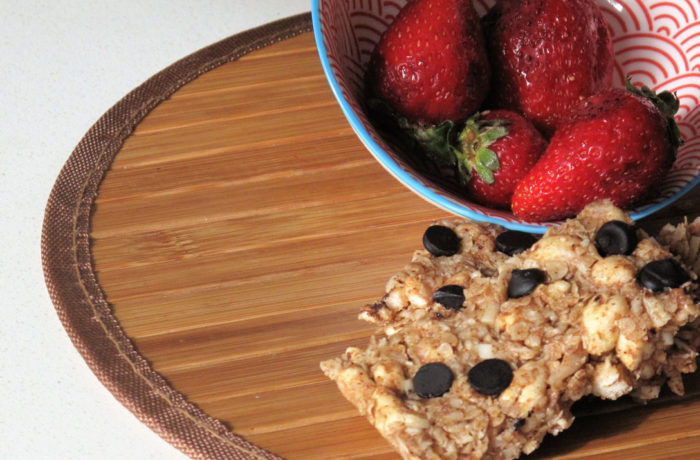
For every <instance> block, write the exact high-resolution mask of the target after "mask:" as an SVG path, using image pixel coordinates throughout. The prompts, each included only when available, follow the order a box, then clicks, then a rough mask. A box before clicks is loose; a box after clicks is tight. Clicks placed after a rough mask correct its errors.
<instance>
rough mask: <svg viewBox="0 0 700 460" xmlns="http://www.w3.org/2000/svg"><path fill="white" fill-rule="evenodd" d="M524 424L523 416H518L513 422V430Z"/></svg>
mask: <svg viewBox="0 0 700 460" xmlns="http://www.w3.org/2000/svg"><path fill="white" fill-rule="evenodd" d="M523 425H525V419H524V418H519V419H517V420H516V421H515V422H513V430H515V431H518V430H519V429H520V428H522V427H523Z"/></svg>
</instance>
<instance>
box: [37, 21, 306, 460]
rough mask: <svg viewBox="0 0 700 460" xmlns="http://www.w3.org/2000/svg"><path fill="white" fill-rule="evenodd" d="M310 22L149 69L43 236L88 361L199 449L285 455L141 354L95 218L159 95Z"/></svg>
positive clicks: (84, 159) (68, 320) (48, 267)
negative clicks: (109, 293)
mask: <svg viewBox="0 0 700 460" xmlns="http://www.w3.org/2000/svg"><path fill="white" fill-rule="evenodd" d="M311 29H312V26H311V17H310V15H309V14H308V13H307V14H302V15H298V16H294V17H291V18H287V19H283V20H280V21H277V22H273V23H270V24H267V25H264V26H261V27H258V28H255V29H251V30H249V31H246V32H243V33H240V34H237V35H235V36H232V37H230V38H227V39H224V40H222V41H220V42H218V43H215V44H213V45H211V46H208V47H206V48H204V49H202V50H200V51H198V52H196V53H194V54H192V55H190V56H188V57H185V58H184V59H182V60H180V61H178V62H176V63H174V64H173V65H171V66H169V67H167V68H166V69H164V70H162V71H161V72H159V73H158V74H156V75H154V76H153V77H151V78H150V79H149V80H148V81H146V82H145V83H143V84H142V85H141V86H139V87H138V88H136V89H134V90H133V91H132V92H130V93H129V94H128V95H127V96H125V97H124V98H123V99H122V100H121V101H119V102H118V103H117V104H115V105H114V106H113V107H112V108H111V109H110V110H109V111H107V113H105V114H104V115H103V116H102V117H101V118H100V119H99V120H98V121H97V122H96V123H95V124H94V125H93V126H92V128H90V130H89V131H88V132H87V134H85V136H84V137H83V139H82V140H81V141H80V143H79V144H78V145H77V147H76V148H75V150H74V151H73V153H72V154H71V155H70V157H69V158H68V161H67V162H66V164H65V165H64V167H63V169H62V170H61V172H60V174H59V176H58V179H57V180H56V183H55V185H54V187H53V190H52V192H51V195H50V197H49V200H48V204H47V206H46V212H45V216H44V225H43V231H42V239H41V253H42V263H43V267H44V276H45V279H46V285H47V287H48V291H49V295H50V296H51V299H52V301H53V303H54V305H55V307H56V311H57V313H58V316H59V318H60V320H61V322H62V323H63V325H64V327H65V329H66V332H67V333H68V335H69V337H70V338H71V340H72V341H73V344H74V345H75V347H76V348H77V349H78V351H79V352H80V354H81V355H82V356H83V358H84V359H85V361H86V362H87V364H88V366H89V367H90V369H91V370H92V371H93V372H94V373H95V375H96V376H97V377H98V378H99V379H100V381H101V382H102V383H103V384H104V385H105V386H106V387H107V389H109V391H110V392H112V394H113V395H114V396H115V397H116V398H117V399H118V400H119V401H120V402H121V403H122V404H123V405H124V406H126V407H127V408H128V409H129V410H130V411H131V412H133V413H134V415H136V417H137V418H138V419H139V420H141V421H142V422H143V423H145V424H146V425H147V426H148V427H150V428H151V429H152V430H153V431H155V432H156V433H157V434H158V435H160V436H161V437H162V438H164V439H165V440H166V441H168V442H169V443H171V444H172V445H174V446H175V447H177V448H178V449H180V450H181V451H182V452H184V453H185V454H187V455H189V456H190V457H193V458H216V459H249V458H255V459H260V458H265V459H275V458H279V457H277V456H276V455H274V454H272V453H270V452H267V451H266V450H264V449H262V448H260V447H258V446H255V445H254V444H252V443H249V442H247V441H246V440H245V439H243V438H242V437H240V436H238V435H236V434H235V433H234V432H232V431H231V430H230V429H229V428H228V427H226V426H225V425H224V424H223V423H221V422H220V421H218V420H216V419H214V418H213V417H210V416H209V415H207V414H206V413H204V412H203V411H202V410H200V409H199V408H198V407H196V406H195V405H193V404H191V403H189V402H188V401H187V400H186V398H185V397H184V396H183V395H182V394H181V393H179V392H177V391H176V390H174V389H173V388H172V387H171V386H170V385H169V384H168V382H167V381H166V380H165V379H163V377H161V376H160V375H159V374H158V373H157V372H156V371H155V370H154V369H153V367H152V366H151V365H150V364H149V363H148V361H147V360H146V359H145V358H144V357H143V356H142V355H141V354H139V352H138V350H136V348H135V347H134V346H133V344H132V342H131V341H130V339H129V337H128V336H127V335H126V334H125V333H124V331H123V330H122V328H121V326H120V324H119V321H118V320H117V318H116V317H115V316H114V315H113V313H112V309H111V308H110V305H109V303H108V302H107V301H106V299H105V295H104V293H103V292H102V289H101V288H100V285H99V284H98V282H97V279H96V276H95V270H94V265H93V262H92V257H91V249H90V217H91V213H92V209H93V205H94V201H95V199H96V197H97V194H98V189H99V185H100V182H101V181H102V178H103V177H104V174H105V172H106V171H107V170H108V169H109V167H110V165H111V164H112V162H113V160H114V158H115V157H116V156H117V154H118V153H119V151H120V149H121V147H122V145H123V144H124V141H125V140H126V139H127V138H128V137H129V135H130V134H131V133H132V132H133V131H134V129H135V128H136V126H137V125H138V124H139V123H140V122H141V121H142V120H143V119H144V118H145V117H146V115H148V113H150V111H151V110H153V109H154V108H155V107H156V106H157V105H158V104H159V103H161V102H162V101H163V100H165V99H167V98H168V97H170V96H171V95H172V94H173V93H175V91H177V90H178V89H179V88H181V87H182V86H184V85H185V84H187V83H188V82H190V81H192V80H194V79H195V78H197V77H198V76H200V75H202V74H204V73H206V72H209V71H210V70H212V69H214V68H216V67H218V66H220V65H222V64H225V63H227V62H232V61H235V60H237V59H239V58H240V57H242V56H244V55H246V54H248V53H250V52H251V51H254V50H257V49H260V48H263V47H265V46H268V45H271V44H273V43H276V42H279V41H282V40H285V39H288V38H291V37H294V36H296V35H299V34H301V33H303V32H308V31H310V30H311Z"/></svg>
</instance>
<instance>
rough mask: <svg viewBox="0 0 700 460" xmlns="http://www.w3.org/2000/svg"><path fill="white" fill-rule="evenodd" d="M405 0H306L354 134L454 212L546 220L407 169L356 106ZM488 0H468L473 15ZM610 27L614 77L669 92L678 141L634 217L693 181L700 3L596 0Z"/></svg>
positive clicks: (698, 148) (527, 227) (698, 143)
mask: <svg viewBox="0 0 700 460" xmlns="http://www.w3.org/2000/svg"><path fill="white" fill-rule="evenodd" d="M406 3H407V0H312V18H313V25H314V34H315V37H316V44H317V47H318V50H319V55H320V57H321V62H322V65H323V68H324V71H325V73H326V77H327V79H328V82H329V83H330V85H331V88H332V90H333V93H334V95H335V97H336V98H337V100H338V102H339V103H340V106H341V108H342V110H343V112H344V113H345V116H346V117H347V119H348V121H349V122H350V124H351V126H352V127H353V129H354V130H355V132H356V133H357V135H358V136H359V138H360V140H361V141H362V142H363V144H364V145H365V146H366V147H367V149H368V150H369V151H370V152H371V153H372V155H374V156H375V158H376V159H377V160H378V161H379V162H380V163H381V164H382V165H383V166H384V167H385V168H386V169H387V170H388V171H389V172H390V173H391V174H392V175H393V176H394V177H396V178H397V179H398V180H399V181H401V182H402V183H403V184H404V185H406V186H407V187H409V188H410V189H411V190H413V191H414V192H416V193H417V194H418V195H420V196H421V197H423V198H425V199H426V200H428V201H430V202H431V203H433V204H435V205H437V206H439V207H441V208H443V209H446V210H448V211H450V212H452V213H454V214H457V215H461V216H464V217H467V218H469V219H473V220H477V221H486V222H492V223H496V224H499V225H503V226H505V227H508V228H511V229H515V230H523V231H529V232H544V231H545V230H546V229H547V228H548V227H549V226H551V225H552V224H553V223H531V222H525V221H522V220H519V219H517V218H515V217H514V216H513V215H512V214H511V213H510V212H507V211H503V210H497V209H491V208H488V207H485V206H482V205H479V204H476V203H474V202H471V201H469V200H468V199H466V198H464V197H462V196H458V195H457V194H455V193H451V192H450V191H448V190H447V189H445V188H443V187H442V186H441V185H440V184H438V183H436V182H433V181H431V180H429V179H428V178H427V177H424V176H423V175H422V174H421V173H420V172H419V171H417V170H416V169H414V168H413V167H411V166H410V165H409V164H407V163H406V162H405V161H404V160H402V158H401V156H400V155H399V154H398V153H397V152H396V151H395V150H394V149H393V148H392V146H391V145H389V143H387V142H386V141H385V140H384V139H382V137H381V136H380V135H379V133H378V132H377V131H376V129H375V128H374V127H373V126H372V124H371V123H370V121H369V120H368V118H367V116H366V114H365V113H364V112H363V109H362V103H361V101H362V97H363V75H364V71H365V68H366V66H367V63H368V61H369V58H370V55H371V53H372V51H373V49H374V47H375V45H376V43H377V42H378V41H379V38H380V37H381V34H382V33H383V32H384V30H385V29H386V28H387V27H388V26H389V24H391V22H392V21H393V19H394V18H395V17H396V15H397V14H398V12H399V11H400V10H401V8H402V7H403V6H404V5H405V4H406ZM494 3H495V0H474V6H475V7H476V9H477V11H478V12H479V13H480V14H482V15H483V14H485V12H486V11H487V10H488V9H489V8H490V7H491V6H492V5H493V4H494ZM597 3H598V4H599V5H600V7H601V10H602V12H603V16H604V17H605V19H606V20H607V21H608V23H609V24H610V27H611V29H612V33H613V49H614V52H615V61H616V62H615V71H614V72H615V74H614V83H615V85H617V86H623V85H624V79H625V76H630V77H631V78H632V80H633V81H635V83H641V84H644V85H646V86H648V87H649V88H652V89H654V90H655V91H663V90H668V91H671V92H675V93H676V95H677V96H678V98H679V100H680V110H679V111H678V114H677V115H676V119H677V122H678V126H679V127H680V130H681V135H682V136H683V139H684V141H685V143H684V144H683V146H681V148H680V149H679V152H678V157H677V159H676V162H675V163H674V165H673V168H672V170H671V171H670V172H669V173H668V175H667V176H666V178H665V179H664V181H663V183H661V184H660V185H659V186H660V193H659V195H658V197H657V198H656V199H655V200H653V201H652V202H649V203H645V204H644V205H642V206H640V207H638V208H636V209H633V210H630V212H631V215H632V217H633V218H634V219H635V220H638V219H641V218H643V217H645V216H648V215H649V214H651V213H653V212H655V211H657V210H659V209H661V208H663V207H664V206H666V205H668V204H670V203H671V202H673V201H675V200H676V199H678V198H679V197H680V196H682V195H683V194H685V193H686V192H687V191H689V190H690V189H691V188H692V187H693V186H695V185H696V184H697V183H698V182H700V175H699V174H698V173H699V172H700V1H698V0H674V1H662V0H597Z"/></svg>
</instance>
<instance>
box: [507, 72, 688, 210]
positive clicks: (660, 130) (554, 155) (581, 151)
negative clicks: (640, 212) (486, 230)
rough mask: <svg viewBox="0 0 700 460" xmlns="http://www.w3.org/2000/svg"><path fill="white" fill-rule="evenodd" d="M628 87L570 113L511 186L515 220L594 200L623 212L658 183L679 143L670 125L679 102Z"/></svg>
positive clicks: (604, 94) (591, 99)
mask: <svg viewBox="0 0 700 460" xmlns="http://www.w3.org/2000/svg"><path fill="white" fill-rule="evenodd" d="M627 86H628V89H627V90H625V89H622V88H614V89H607V90H605V91H602V92H600V93H597V94H595V95H593V96H591V97H589V98H588V99H586V100H584V101H583V102H582V103H581V104H580V105H579V106H578V107H577V108H576V109H574V115H573V116H572V118H571V119H570V120H569V121H568V122H567V123H565V124H564V125H562V126H561V128H559V129H558V130H557V131H556V132H555V133H554V136H553V137H552V139H551V141H550V143H549V146H548V147H547V149H546V151H545V153H544V155H543V156H542V158H541V159H540V161H538V162H537V164H536V165H535V167H534V168H532V170H531V171H530V173H529V174H528V175H527V176H526V177H525V178H524V179H523V180H522V181H521V182H520V183H519V184H518V186H517V187H516V188H515V193H514V194H513V201H512V204H511V206H512V210H513V213H514V214H515V215H516V216H517V217H519V218H521V219H525V220H529V221H545V220H554V219H561V218H564V217H568V216H571V215H574V214H576V213H578V212H579V211H581V210H582V209H583V207H584V206H585V205H586V204H588V203H590V202H592V201H594V200H596V199H600V198H610V199H611V200H612V202H613V203H614V204H615V205H617V206H619V207H622V208H625V207H628V206H630V205H632V204H634V203H635V202H636V201H637V200H638V199H639V198H640V197H642V196H643V195H644V194H645V193H647V192H648V191H649V190H650V188H651V187H652V185H654V184H657V183H658V182H659V180H660V179H661V178H662V177H663V175H664V173H665V172H666V171H667V170H668V169H669V168H670V167H671V164H672V163H673V160H674V158H675V153H676V150H677V149H678V146H679V145H680V143H681V140H680V134H679V131H678V127H677V126H676V123H675V121H674V120H673V115H674V114H675V113H676V112H677V111H678V106H679V104H678V99H677V98H676V97H675V96H674V95H673V94H671V93H669V92H667V91H665V92H663V93H660V94H658V95H656V94H655V93H654V92H653V91H651V90H650V89H649V88H646V87H643V88H642V89H637V88H635V87H634V86H632V85H631V84H630V82H629V81H628V82H627Z"/></svg>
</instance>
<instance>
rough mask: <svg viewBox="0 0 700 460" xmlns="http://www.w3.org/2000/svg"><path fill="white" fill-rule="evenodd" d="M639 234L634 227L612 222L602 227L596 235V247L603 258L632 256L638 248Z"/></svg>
mask: <svg viewBox="0 0 700 460" xmlns="http://www.w3.org/2000/svg"><path fill="white" fill-rule="evenodd" d="M637 242H638V240H637V232H636V231H635V229H634V226H632V225H629V224H626V223H624V222H622V221H619V220H611V221H610V222H606V223H604V224H603V226H602V227H600V230H598V233H596V235H595V246H596V248H597V249H598V253H599V254H600V255H601V256H603V257H607V256H612V255H615V254H624V255H630V254H632V252H633V251H634V249H635V248H636V247H637Z"/></svg>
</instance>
